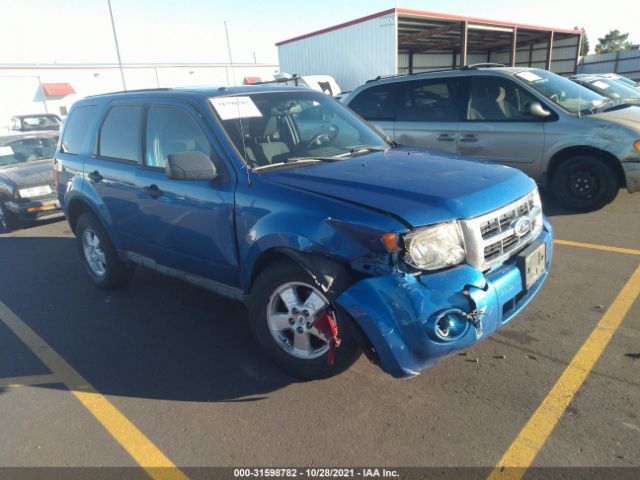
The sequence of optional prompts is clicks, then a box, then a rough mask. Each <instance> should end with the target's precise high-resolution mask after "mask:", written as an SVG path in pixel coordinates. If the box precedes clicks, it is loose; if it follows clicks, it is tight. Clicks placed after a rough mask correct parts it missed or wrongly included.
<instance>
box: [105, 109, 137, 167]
mask: <svg viewBox="0 0 640 480" xmlns="http://www.w3.org/2000/svg"><path fill="white" fill-rule="evenodd" d="M142 110H143V107H142V106H141V105H118V106H115V107H112V108H111V109H109V112H108V113H107V116H106V118H105V119H104V122H103V123H102V127H101V128H100V136H99V139H98V155H99V156H100V157H106V158H114V159H118V160H126V161H130V162H136V163H137V162H139V161H140V120H141V119H142Z"/></svg>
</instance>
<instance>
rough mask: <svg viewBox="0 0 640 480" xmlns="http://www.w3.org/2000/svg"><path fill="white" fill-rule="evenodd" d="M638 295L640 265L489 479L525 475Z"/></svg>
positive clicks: (639, 291) (518, 477) (512, 479)
mask: <svg viewBox="0 0 640 480" xmlns="http://www.w3.org/2000/svg"><path fill="white" fill-rule="evenodd" d="M638 295H640V266H639V267H637V268H636V270H635V272H634V273H633V275H632V276H631V278H630V279H629V281H628V282H627V283H626V284H625V286H624V287H623V288H622V290H621V291H620V293H619V294H618V296H617V297H616V299H615V300H614V302H613V303H612V304H611V306H610V307H609V309H608V310H607V312H606V313H605V314H604V316H603V317H602V318H601V319H600V321H599V322H598V324H597V325H596V328H595V329H594V330H593V331H592V332H591V335H589V338H587V340H586V341H585V342H584V344H583V345H582V347H580V350H579V351H578V353H576V355H575V356H574V357H573V359H572V360H571V363H570V364H569V366H567V368H566V369H565V371H564V372H563V373H562V375H561V376H560V378H559V379H558V381H557V382H556V384H555V385H554V386H553V388H552V389H551V391H550V392H549V394H548V395H547V396H546V398H545V399H544V400H543V401H542V403H541V404H540V406H539V407H538V409H537V410H536V411H535V413H534V414H533V416H532V417H531V418H530V419H529V421H528V422H527V423H526V425H525V426H524V427H523V429H522V430H521V431H520V433H519V434H518V436H517V437H516V439H515V440H514V441H513V443H512V444H511V446H510V447H509V449H508V450H507V451H506V453H505V454H504V455H503V457H502V458H501V459H500V461H499V462H498V464H497V466H496V468H495V469H494V470H493V471H492V472H491V474H490V475H489V477H488V479H489V480H498V479H500V480H504V479H509V480H519V479H521V478H522V477H523V476H524V474H525V473H526V471H527V468H529V467H530V466H531V464H532V463H533V460H534V459H535V458H536V456H537V455H538V452H539V451H540V449H541V448H542V446H543V445H544V443H545V441H546V440H547V438H548V437H549V435H550V434H551V432H552V431H553V429H554V428H555V426H556V425H557V423H558V421H559V420H560V417H561V416H562V414H563V413H564V411H565V409H566V408H567V406H568V405H569V403H570V402H571V400H572V399H573V397H574V395H575V394H576V392H577V391H578V389H579V388H580V387H581V386H582V384H583V382H584V381H585V379H586V378H587V376H588V375H589V373H590V372H591V369H592V368H593V366H594V365H595V363H596V361H597V360H598V358H600V355H601V354H602V352H603V351H604V349H605V348H606V346H607V344H608V343H609V341H610V340H611V337H613V334H614V333H615V331H616V330H617V329H618V327H619V326H620V323H621V322H622V320H623V319H624V317H625V315H626V314H627V312H628V311H629V309H630V308H631V306H632V305H633V302H634V301H635V300H636V298H638Z"/></svg>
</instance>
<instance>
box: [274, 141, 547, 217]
mask: <svg viewBox="0 0 640 480" xmlns="http://www.w3.org/2000/svg"><path fill="white" fill-rule="evenodd" d="M265 178H268V179H269V180H270V181H273V182H276V183H280V184H283V185H288V186H291V187H295V188H300V189H304V190H308V191H312V192H315V193H318V194H321V195H327V196H331V197H334V198H339V199H341V200H344V201H347V202H351V203H355V204H359V205H362V206H365V207H369V208H372V209H375V210H380V211H384V212H387V213H390V214H392V215H394V216H396V217H399V218H400V219H402V220H403V221H404V223H406V224H409V225H408V226H413V227H417V226H422V225H428V224H433V223H439V222H444V221H447V220H454V219H462V218H469V217H474V216H476V215H480V214H482V213H486V212H489V211H491V210H494V209H496V208H499V207H501V206H503V205H505V204H507V203H509V202H511V201H513V200H515V199H517V198H519V197H522V196H523V195H525V194H526V193H527V192H529V191H531V189H532V188H534V186H535V183H534V181H533V180H531V179H530V178H529V177H528V176H526V175H525V174H524V173H522V172H520V171H519V170H516V169H514V168H511V167H506V166H504V165H498V164H493V163H489V162H484V161H481V160H473V159H470V158H466V157H460V156H455V155H448V154H444V153H439V152H433V151H427V150H416V149H409V148H405V147H400V148H395V149H389V150H387V151H386V152H373V153H369V154H366V155H362V156H358V157H354V158H349V159H345V160H338V161H336V162H327V163H322V164H317V165H311V166H304V167H297V168H292V169H288V170H278V171H272V172H269V173H268V174H267V175H265Z"/></svg>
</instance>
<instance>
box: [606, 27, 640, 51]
mask: <svg viewBox="0 0 640 480" xmlns="http://www.w3.org/2000/svg"><path fill="white" fill-rule="evenodd" d="M628 38H629V34H628V33H622V32H621V31H620V30H617V29H616V30H610V31H609V33H607V34H606V35H605V36H604V37H602V38H599V39H598V45H596V53H610V52H619V51H620V50H636V49H638V45H634V44H633V43H631V42H630V41H628V40H627V39H628Z"/></svg>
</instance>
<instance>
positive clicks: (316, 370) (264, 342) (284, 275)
mask: <svg viewBox="0 0 640 480" xmlns="http://www.w3.org/2000/svg"><path fill="white" fill-rule="evenodd" d="M340 277H341V276H340V275H338V276H337V277H336V280H335V281H334V282H333V284H332V286H331V288H330V290H329V291H328V292H323V290H322V289H321V288H320V287H319V286H318V285H317V284H316V283H315V281H314V280H313V278H312V277H311V276H310V275H309V274H308V273H307V272H306V271H305V270H303V269H302V268H300V267H299V266H297V265H295V264H294V263H292V262H285V263H278V264H274V265H272V266H271V267H268V268H267V269H266V270H265V271H263V272H262V273H261V274H260V275H259V276H258V278H257V279H256V281H255V284H254V286H253V289H252V291H251V295H250V297H249V302H248V306H249V323H250V326H251V330H252V332H253V335H254V337H255V339H256V341H257V342H258V343H259V344H260V346H261V347H262V348H263V350H264V351H265V352H266V353H267V354H268V355H269V356H270V357H271V358H272V359H273V360H274V361H275V362H276V363H277V364H278V365H279V366H280V367H281V368H282V369H283V370H285V371H287V372H289V373H290V374H291V375H293V376H295V377H297V378H300V379H303V380H312V379H318V378H327V377H331V376H334V375H337V374H338V373H341V372H343V371H344V370H346V369H347V368H349V367H350V366H351V365H352V364H353V363H354V362H355V361H356V360H357V359H358V357H359V356H360V354H361V350H360V348H359V346H358V344H357V342H356V339H355V337H354V335H353V333H352V328H354V327H353V326H352V325H351V321H352V320H351V319H350V318H349V315H348V313H347V312H346V311H345V310H344V309H342V308H340V306H339V305H337V303H336V302H335V299H336V298H337V296H338V295H339V294H340V293H342V291H343V290H344V289H345V288H346V286H347V285H344V283H343V282H345V280H346V279H343V278H340ZM292 292H293V293H292ZM283 295H284V297H285V298H290V299H291V303H290V306H293V308H294V309H295V308H297V309H298V313H296V314H294V313H292V309H291V308H289V307H288V306H287V304H285V302H284V301H283V300H282V296H283ZM311 295H314V297H311ZM314 304H315V305H316V306H318V308H317V309H316V308H309V305H314ZM294 305H295V306H294ZM327 306H328V307H330V308H331V309H332V311H333V312H334V314H335V320H336V323H337V325H338V336H339V337H340V339H341V344H340V346H339V347H338V348H336V349H335V357H334V362H333V365H329V364H328V363H327V357H328V354H329V347H328V344H326V343H324V342H323V341H322V338H320V337H317V336H315V335H314V334H315V333H317V330H315V328H314V327H309V324H312V323H313V319H315V316H314V313H315V312H317V311H319V310H321V309H323V308H326V307H327ZM305 311H306V313H307V314H308V317H305V316H304V313H305ZM289 318H291V319H293V321H294V323H293V324H290V323H289V322H290V320H289ZM278 322H282V323H278ZM281 327H282V328H281ZM305 336H306V339H305V338H304V337H305Z"/></svg>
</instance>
